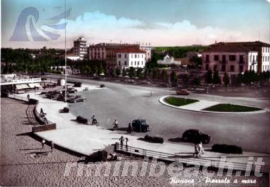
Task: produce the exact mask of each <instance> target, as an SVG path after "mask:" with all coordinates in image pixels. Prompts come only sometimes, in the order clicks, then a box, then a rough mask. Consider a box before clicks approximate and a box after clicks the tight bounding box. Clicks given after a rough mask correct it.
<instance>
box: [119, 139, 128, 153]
mask: <svg viewBox="0 0 270 187" xmlns="http://www.w3.org/2000/svg"><path fill="white" fill-rule="evenodd" d="M119 141H120V146H121V149H123V146H124V141H126V149H127V150H128V138H127V137H125V138H124V136H121V137H120V138H119Z"/></svg>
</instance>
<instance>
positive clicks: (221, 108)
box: [204, 104, 262, 112]
mask: <svg viewBox="0 0 270 187" xmlns="http://www.w3.org/2000/svg"><path fill="white" fill-rule="evenodd" d="M204 110H206V111H215V112H252V111H258V110H262V109H260V108H255V107H248V106H241V105H232V104H218V105H214V106H211V107H209V108H205V109H204Z"/></svg>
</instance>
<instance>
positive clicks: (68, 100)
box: [67, 95, 86, 103]
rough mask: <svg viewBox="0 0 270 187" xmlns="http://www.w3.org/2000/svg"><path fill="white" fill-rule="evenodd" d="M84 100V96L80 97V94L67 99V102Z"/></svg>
mask: <svg viewBox="0 0 270 187" xmlns="http://www.w3.org/2000/svg"><path fill="white" fill-rule="evenodd" d="M84 101H86V98H85V97H82V96H81V95H75V96H74V97H71V98H69V99H67V102H69V103H78V102H84Z"/></svg>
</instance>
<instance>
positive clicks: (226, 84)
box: [223, 72, 230, 87]
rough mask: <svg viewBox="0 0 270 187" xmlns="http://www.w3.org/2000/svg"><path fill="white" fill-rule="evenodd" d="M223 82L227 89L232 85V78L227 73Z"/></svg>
mask: <svg viewBox="0 0 270 187" xmlns="http://www.w3.org/2000/svg"><path fill="white" fill-rule="evenodd" d="M223 82H224V85H225V87H227V86H228V85H229V83H230V77H229V75H228V73H227V72H225V73H224V77H223Z"/></svg>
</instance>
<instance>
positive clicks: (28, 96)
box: [27, 94, 30, 102]
mask: <svg viewBox="0 0 270 187" xmlns="http://www.w3.org/2000/svg"><path fill="white" fill-rule="evenodd" d="M27 99H28V102H29V100H30V95H29V94H27Z"/></svg>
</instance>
